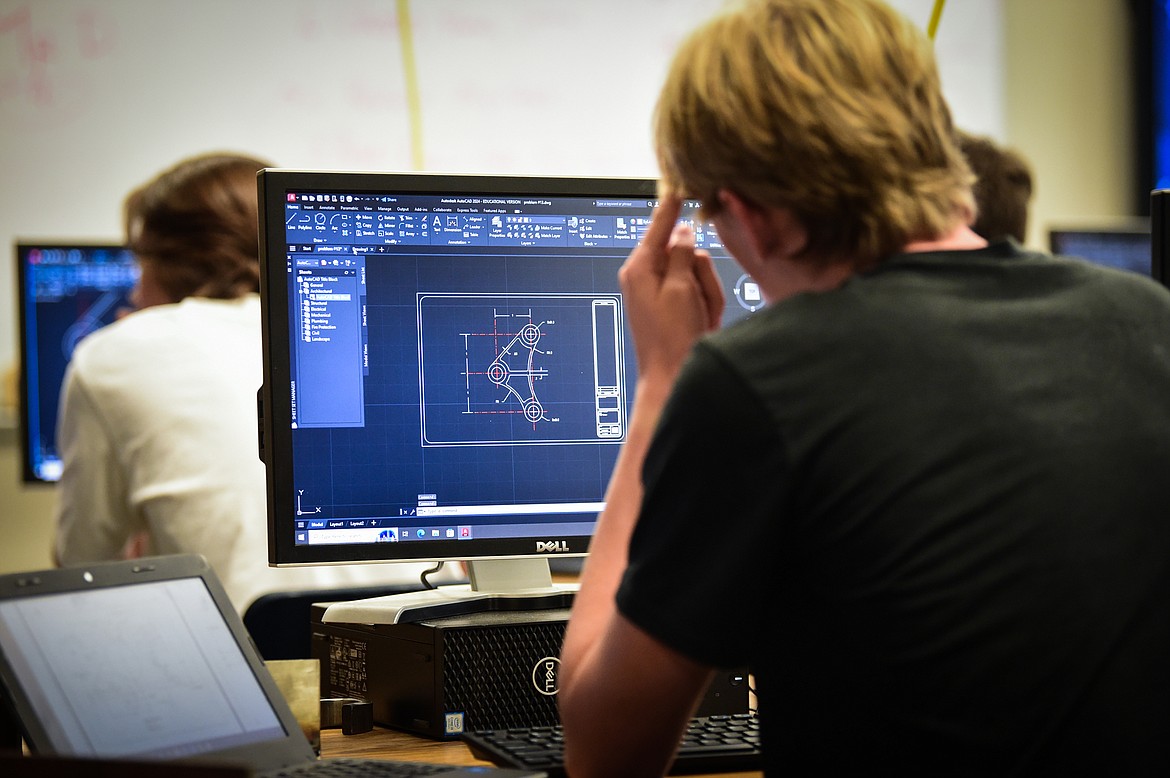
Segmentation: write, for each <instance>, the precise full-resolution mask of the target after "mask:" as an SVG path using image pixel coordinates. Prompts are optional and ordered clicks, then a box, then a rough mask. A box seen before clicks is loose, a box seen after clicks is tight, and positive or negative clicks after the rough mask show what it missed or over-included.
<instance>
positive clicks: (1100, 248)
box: [1048, 220, 1150, 276]
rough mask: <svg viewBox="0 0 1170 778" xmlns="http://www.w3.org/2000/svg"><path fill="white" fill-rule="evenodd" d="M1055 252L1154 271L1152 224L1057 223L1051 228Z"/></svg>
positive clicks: (1140, 271)
mask: <svg viewBox="0 0 1170 778" xmlns="http://www.w3.org/2000/svg"><path fill="white" fill-rule="evenodd" d="M1048 242H1049V248H1050V249H1051V251H1052V253H1053V254H1061V255H1064V256H1070V257H1080V258H1082V259H1087V260H1089V261H1090V262H1093V263H1094V264H1098V265H1105V266H1107V267H1114V268H1119V269H1121V270H1129V271H1131V272H1134V273H1138V274H1140V275H1144V276H1148V275H1150V225H1149V223H1148V222H1146V221H1144V220H1142V221H1135V222H1132V223H1126V224H1122V225H1114V226H1102V227H1056V228H1053V229H1051V230H1049V232H1048Z"/></svg>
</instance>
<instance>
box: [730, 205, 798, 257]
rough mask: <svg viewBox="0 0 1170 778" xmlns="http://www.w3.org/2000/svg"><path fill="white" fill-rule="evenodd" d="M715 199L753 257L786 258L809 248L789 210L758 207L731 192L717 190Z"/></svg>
mask: <svg viewBox="0 0 1170 778" xmlns="http://www.w3.org/2000/svg"><path fill="white" fill-rule="evenodd" d="M718 197H719V205H720V207H721V209H722V210H723V212H724V213H725V214H726V215H727V216H729V217H731V219H733V220H734V221H735V223H736V226H737V228H738V230H739V232H740V233H741V235H742V237H743V238H744V239H745V240H746V241H748V244H749V248H750V249H751V250H752V251H753V252H754V253H755V255H756V256H758V257H762V258H767V257H773V256H780V257H784V258H789V257H793V256H795V255H797V254H799V253H800V252H801V251H803V250H804V247H805V246H806V245H807V244H808V233H807V231H806V230H805V229H804V225H802V224H801V223H800V222H799V221H798V220H797V218H796V216H795V215H794V214H793V213H792V211H791V210H789V209H787V208H773V207H767V206H761V205H757V204H756V203H754V202H752V201H751V200H748V199H747V198H745V197H742V196H741V195H739V194H737V193H735V192H733V191H731V190H730V189H721V190H719V195H718Z"/></svg>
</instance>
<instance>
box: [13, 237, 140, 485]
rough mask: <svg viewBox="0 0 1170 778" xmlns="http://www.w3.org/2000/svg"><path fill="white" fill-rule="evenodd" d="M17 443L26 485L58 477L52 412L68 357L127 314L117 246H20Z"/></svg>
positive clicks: (130, 273) (126, 282)
mask: <svg viewBox="0 0 1170 778" xmlns="http://www.w3.org/2000/svg"><path fill="white" fill-rule="evenodd" d="M16 264H17V276H18V278H19V283H18V285H17V289H18V290H19V292H18V295H19V298H20V299H19V300H18V301H17V307H18V308H19V310H20V366H21V367H20V373H21V375H20V399H21V403H20V440H21V460H22V467H21V469H22V477H23V480H24V481H25V482H26V483H35V482H52V481H56V480H58V479H59V478H60V477H61V457H60V455H59V452H58V451H57V435H56V431H57V406H58V403H59V400H60V395H61V382H62V380H63V379H64V377H65V368H66V366H67V365H68V364H69V359H70V358H71V357H72V356H73V349H74V348H76V347H77V344H78V342H80V341H81V339H82V338H84V337H85V336H86V335H88V334H89V333H91V332H93V331H94V330H96V329H98V328H99V327H104V326H105V325H107V324H109V323H110V322H111V321H113V320H114V318H115V317H116V315H117V314H118V311H119V310H122V309H126V308H129V306H130V302H129V295H130V291H131V289H133V287H134V284H135V283H136V282H137V280H138V266H137V265H136V264H135V262H134V255H133V254H132V253H131V252H130V251H128V250H127V249H125V248H123V247H122V246H119V245H116V244H98V243H89V244H84V245H82V244H67V243H59V242H38V243H33V242H18V243H17V244H16Z"/></svg>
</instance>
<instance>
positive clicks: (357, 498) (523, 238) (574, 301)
mask: <svg viewBox="0 0 1170 778" xmlns="http://www.w3.org/2000/svg"><path fill="white" fill-rule="evenodd" d="M654 192H655V184H654V182H653V181H652V180H646V179H601V178H555V177H509V176H447V175H431V174H382V173H342V172H307V171H288V170H265V171H261V173H260V174H259V193H260V204H261V264H262V286H261V302H262V306H263V310H264V359H265V382H264V386H263V388H262V390H261V415H262V418H263V441H264V443H263V446H264V449H265V460H266V464H267V471H268V490H269V503H268V505H269V547H270V561H271V562H272V563H273V564H278V565H280V564H306V563H324V562H339V561H368V560H401V559H435V560H439V559H448V560H475V559H482V558H512V557H548V556H551V555H560V554H567V555H581V554H584V553H585V552H586V551H587V550H588V547H589V539H590V536H591V534H592V532H593V527H594V523H595V521H596V518H597V514H598V512H599V511H600V510H601V509H602V507H603V506H604V495H605V490H606V486H607V483H608V480H609V476H610V472H611V470H612V468H613V466H614V462H615V460H616V458H617V455H618V451H619V449H620V447H621V444H622V442H623V441H624V439H625V435H626V429H627V414H628V413H629V412H630V409H631V407H632V392H633V389H634V384H635V378H636V376H635V363H634V352H633V346H632V343H631V341H630V335H629V332H628V328H627V326H626V322H625V319H624V313H623V308H622V295H621V292H620V290H619V288H618V280H617V274H618V268H619V267H620V265H621V264H622V262H623V261H624V259H625V258H626V256H627V255H628V254H629V252H630V251H631V250H632V249H633V248H634V247H635V246H636V245H637V242H638V239H639V237H640V236H641V234H642V233H643V231H644V230H645V228H646V226H647V225H648V223H649V221H650V217H651V213H652V211H653V209H654V206H655V204H656V202H655V195H654ZM696 205H697V203H689V204H688V208H689V210H688V211H687V212H686V214H693V212H694V208H695V206H696ZM686 214H684V216H686ZM696 242H697V244H698V245H699V246H701V247H703V248H706V249H707V250H708V251H709V252H710V253H711V255H712V258H713V259H714V262H715V266H716V268H717V271H718V273H719V276H720V278H721V279H722V281H723V284H724V288H725V294H726V299H727V305H726V308H725V316H724V318H725V321H728V322H729V321H731V320H734V319H737V318H740V317H742V316H745V315H747V314H748V313H749V312H750V311H752V310H755V309H757V308H759V307H760V306H761V305H762V300H761V299H760V294H759V289H758V287H757V286H756V284H755V283H754V282H753V281H752V280H751V279H750V278H749V277H746V276H745V275H744V274H743V273H742V271H740V270H739V269H738V266H737V265H735V263H734V262H733V261H732V260H731V259H730V256H729V255H728V254H727V252H726V251H725V250H724V249H723V247H722V245H721V244H720V243H719V241H718V238H717V237H716V235H715V234H714V232H713V231H711V230H710V229H709V228H707V227H705V226H703V225H701V224H699V225H696ZM473 577H474V576H473Z"/></svg>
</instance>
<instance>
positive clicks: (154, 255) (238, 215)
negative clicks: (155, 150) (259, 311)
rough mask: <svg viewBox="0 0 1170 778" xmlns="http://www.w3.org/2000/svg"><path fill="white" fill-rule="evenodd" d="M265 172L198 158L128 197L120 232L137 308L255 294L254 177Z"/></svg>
mask: <svg viewBox="0 0 1170 778" xmlns="http://www.w3.org/2000/svg"><path fill="white" fill-rule="evenodd" d="M269 166H270V163H268V162H267V161H265V160H262V159H257V158H254V157H249V156H243V155H238V154H224V153H214V154H203V155H199V156H196V157H191V158H189V159H185V160H183V161H182V162H179V163H178V164H176V165H175V166H173V167H171V168H169V169H167V170H165V171H163V172H162V173H160V174H159V175H158V176H156V177H155V178H153V179H151V180H150V181H148V182H147V183H145V184H143V185H142V186H141V187H139V188H138V189H136V190H134V191H133V192H131V193H130V195H129V196H128V197H127V198H126V203H125V230H126V241H127V246H128V247H129V248H130V250H131V251H133V252H134V254H135V256H136V257H137V259H138V264H139V267H140V268H141V277H140V278H139V282H138V286H137V287H136V288H135V290H134V293H133V295H132V299H133V302H134V304H135V306H136V307H137V308H147V307H150V306H152V305H164V304H167V303H176V302H179V301H180V300H182V299H184V298H186V297H210V298H215V299H233V298H236V297H241V296H243V295H245V294H249V293H252V292H257V291H259V288H260V264H259V246H258V238H257V204H256V171H258V170H260V169H261V168H264V167H269Z"/></svg>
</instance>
